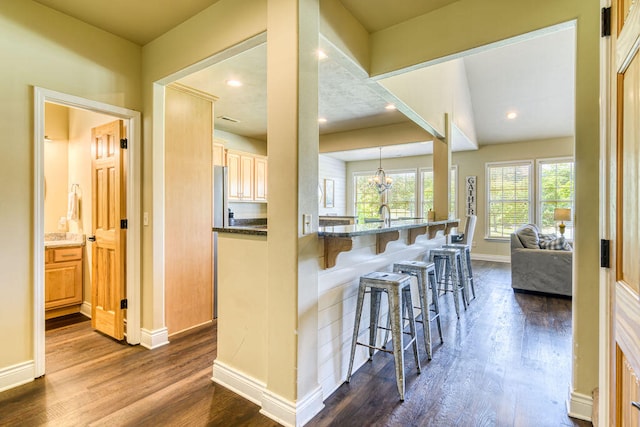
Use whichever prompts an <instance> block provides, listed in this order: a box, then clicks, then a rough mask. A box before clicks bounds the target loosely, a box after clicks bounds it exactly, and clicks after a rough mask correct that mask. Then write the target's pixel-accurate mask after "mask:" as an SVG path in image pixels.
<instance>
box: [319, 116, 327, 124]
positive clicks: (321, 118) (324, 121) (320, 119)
mask: <svg viewBox="0 0 640 427" xmlns="http://www.w3.org/2000/svg"><path fill="white" fill-rule="evenodd" d="M318 123H327V119H325V118H324V117H320V118H318Z"/></svg>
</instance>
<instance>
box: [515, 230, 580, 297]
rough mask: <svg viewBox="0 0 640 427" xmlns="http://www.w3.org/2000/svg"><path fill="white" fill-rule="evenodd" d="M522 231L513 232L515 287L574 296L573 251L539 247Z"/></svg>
mask: <svg viewBox="0 0 640 427" xmlns="http://www.w3.org/2000/svg"><path fill="white" fill-rule="evenodd" d="M533 227H535V226H533ZM521 228H523V227H521ZM536 230H537V229H536ZM519 231H520V229H518V230H517V231H516V232H515V233H513V234H511V287H512V288H513V289H514V290H525V291H534V292H542V293H546V294H555V295H565V296H571V282H572V272H571V270H572V260H573V252H572V251H570V250H554V249H536V248H535V244H534V242H532V241H531V239H529V240H528V241H527V238H526V237H523V238H522V239H521V237H519V234H518V232H519ZM527 231H529V230H527ZM529 232H530V231H529ZM520 236H522V235H520ZM536 237H537V236H536ZM525 245H527V246H529V247H525Z"/></svg>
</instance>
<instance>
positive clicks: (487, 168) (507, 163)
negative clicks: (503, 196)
mask: <svg viewBox="0 0 640 427" xmlns="http://www.w3.org/2000/svg"><path fill="white" fill-rule="evenodd" d="M534 165H535V162H534V160H533V159H525V160H507V161H499V162H486V163H485V209H484V210H485V222H484V224H485V227H484V228H485V230H484V239H485V240H488V241H500V242H504V241H508V240H509V239H510V237H509V236H502V237H499V236H491V235H490V228H491V224H490V218H491V209H490V206H491V179H490V176H491V173H490V171H491V168H492V167H507V166H528V168H529V185H528V198H527V202H528V203H529V210H528V215H527V216H528V218H527V221H528V222H529V223H532V222H533V218H535V210H536V206H535V200H534V194H535V189H534V186H535V177H534V175H533V173H534V169H533V168H534Z"/></svg>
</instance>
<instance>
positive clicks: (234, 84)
mask: <svg viewBox="0 0 640 427" xmlns="http://www.w3.org/2000/svg"><path fill="white" fill-rule="evenodd" d="M227 85H228V86H231V87H240V86H242V82H241V81H240V80H233V79H231V80H227Z"/></svg>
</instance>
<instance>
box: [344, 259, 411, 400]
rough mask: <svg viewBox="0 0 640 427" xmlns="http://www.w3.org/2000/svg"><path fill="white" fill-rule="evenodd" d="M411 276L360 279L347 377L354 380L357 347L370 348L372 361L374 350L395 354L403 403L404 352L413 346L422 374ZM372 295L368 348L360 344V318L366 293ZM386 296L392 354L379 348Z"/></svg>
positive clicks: (376, 274)
mask: <svg viewBox="0 0 640 427" xmlns="http://www.w3.org/2000/svg"><path fill="white" fill-rule="evenodd" d="M410 285H411V276H409V275H406V274H398V273H388V272H378V271H376V272H373V273H369V274H365V275H364V276H362V277H360V285H359V289H358V303H357V306H356V319H355V323H354V326H353V340H352V341H351V360H350V362H349V371H348V373H347V382H349V381H350V380H351V372H352V370H353V359H354V357H355V353H356V345H362V346H365V347H369V360H371V357H372V356H373V351H374V350H380V351H384V352H386V353H392V354H393V359H394V364H395V369H396V383H397V386H398V392H399V393H400V400H404V389H405V381H404V351H405V350H406V349H407V348H409V346H411V345H413V356H414V357H415V360H416V367H417V368H418V373H420V359H419V357H418V343H417V342H416V324H415V320H414V317H413V303H412V302H411V287H410ZM367 292H369V293H371V317H370V319H369V344H364V343H361V342H358V332H359V330H360V318H361V316H362V306H363V304H364V295H365V293H367ZM382 293H386V294H387V298H388V300H389V316H390V317H391V339H392V340H393V350H386V349H384V348H380V347H376V333H377V330H378V328H380V329H387V328H381V327H379V326H378V315H379V312H380V296H381V295H382ZM405 310H406V312H407V316H408V319H409V335H411V340H410V341H409V342H408V343H407V345H406V347H405V346H404V340H403V334H404V322H403V317H404V315H403V311H405Z"/></svg>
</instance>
